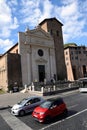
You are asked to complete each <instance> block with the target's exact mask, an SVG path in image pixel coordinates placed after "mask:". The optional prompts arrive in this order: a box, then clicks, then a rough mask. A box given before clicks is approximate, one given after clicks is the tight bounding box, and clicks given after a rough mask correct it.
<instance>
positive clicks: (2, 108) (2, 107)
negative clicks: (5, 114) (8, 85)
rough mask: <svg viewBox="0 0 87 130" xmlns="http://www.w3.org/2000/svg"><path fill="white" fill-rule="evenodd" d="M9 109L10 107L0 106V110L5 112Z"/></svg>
mask: <svg viewBox="0 0 87 130" xmlns="http://www.w3.org/2000/svg"><path fill="white" fill-rule="evenodd" d="M9 108H11V106H9V105H8V106H0V110H5V109H9Z"/></svg>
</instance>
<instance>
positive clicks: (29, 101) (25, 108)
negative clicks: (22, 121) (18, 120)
mask: <svg viewBox="0 0 87 130" xmlns="http://www.w3.org/2000/svg"><path fill="white" fill-rule="evenodd" d="M44 101H45V99H43V98H42V97H39V96H32V97H28V98H25V99H23V100H22V101H20V102H19V103H17V104H15V105H14V106H13V107H12V108H11V113H12V114H13V115H19V116H23V115H25V114H26V113H29V112H32V111H33V110H34V108H35V107H37V106H38V105H40V104H41V103H43V102H44Z"/></svg>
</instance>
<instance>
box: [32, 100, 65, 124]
mask: <svg viewBox="0 0 87 130" xmlns="http://www.w3.org/2000/svg"><path fill="white" fill-rule="evenodd" d="M62 113H63V114H67V107H66V104H65V103H64V101H63V99H62V98H55V99H54V98H51V99H48V100H47V101H45V102H44V103H42V104H41V105H40V106H38V107H36V108H35V109H34V111H33V113H32V116H33V118H34V119H35V120H37V121H39V122H47V121H49V120H50V119H52V118H53V117H56V116H58V115H60V114H62Z"/></svg>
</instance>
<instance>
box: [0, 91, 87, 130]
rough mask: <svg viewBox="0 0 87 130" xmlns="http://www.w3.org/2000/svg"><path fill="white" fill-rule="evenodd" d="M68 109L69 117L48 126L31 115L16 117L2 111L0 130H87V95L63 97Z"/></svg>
mask: <svg viewBox="0 0 87 130" xmlns="http://www.w3.org/2000/svg"><path fill="white" fill-rule="evenodd" d="M62 96H63V99H64V101H65V102H66V104H67V107H68V111H69V112H68V116H67V117H66V118H65V117H63V116H60V117H57V118H55V119H53V120H52V121H51V122H50V123H48V124H41V123H39V122H37V121H35V120H34V119H33V118H32V116H31V113H30V114H28V115H26V116H24V117H15V116H13V115H11V114H10V110H9V109H6V110H2V111H0V130H2V129H3V130H11V129H13V130H22V129H23V130H24V129H25V130H27V129H28V130H58V129H59V130H87V93H73V94H69V95H62Z"/></svg>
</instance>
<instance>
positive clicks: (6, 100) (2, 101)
mask: <svg viewBox="0 0 87 130" xmlns="http://www.w3.org/2000/svg"><path fill="white" fill-rule="evenodd" d="M75 92H78V90H73V91H69V92H63V93H59V94H56V95H49V96H43V97H44V98H45V99H47V98H52V97H58V96H64V95H67V94H71V93H75ZM29 96H33V95H31V94H30V93H21V92H17V93H6V94H1V95H0V110H3V109H6V108H9V107H11V106H13V105H14V104H16V103H17V102H19V101H20V100H22V99H23V98H27V97H29Z"/></svg>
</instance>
